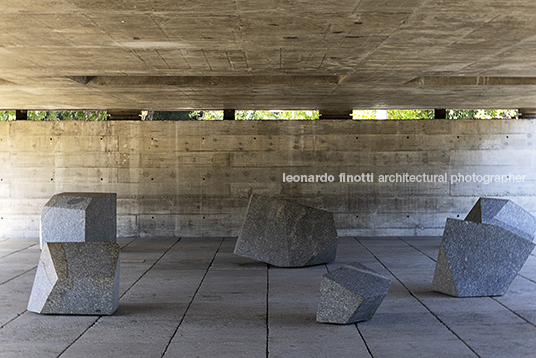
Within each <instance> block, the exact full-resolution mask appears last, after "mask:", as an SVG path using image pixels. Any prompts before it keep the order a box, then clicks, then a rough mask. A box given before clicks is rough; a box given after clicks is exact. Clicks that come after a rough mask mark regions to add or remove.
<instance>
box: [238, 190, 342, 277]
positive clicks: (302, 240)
mask: <svg viewBox="0 0 536 358" xmlns="http://www.w3.org/2000/svg"><path fill="white" fill-rule="evenodd" d="M336 252H337V230H336V229H335V223H334V220H333V214H332V213H330V212H328V211H325V210H320V209H315V208H311V207H307V206H304V205H300V204H297V203H293V202H287V201H283V200H277V199H274V198H270V197H267V196H260V195H252V196H251V198H250V201H249V205H248V210H247V213H246V217H245V219H244V222H243V224H242V228H241V230H240V234H239V236H238V240H237V242H236V246H235V249H234V253H235V254H237V255H240V256H245V257H248V258H251V259H254V260H258V261H263V262H266V263H269V264H271V265H274V266H279V267H303V266H311V265H319V264H324V263H328V262H332V261H334V260H335V256H336Z"/></svg>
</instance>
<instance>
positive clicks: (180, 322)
mask: <svg viewBox="0 0 536 358" xmlns="http://www.w3.org/2000/svg"><path fill="white" fill-rule="evenodd" d="M224 241H225V237H222V239H221V242H220V245H219V246H218V248H217V249H216V252H215V253H214V256H212V260H210V264H209V265H208V268H207V270H206V271H205V274H204V275H203V278H202V279H201V282H199V286H197V289H196V290H195V292H194V294H193V296H192V299H191V300H190V302H189V303H188V306H187V307H186V310H185V311H184V314H183V315H182V318H181V320H180V321H179V324H178V325H177V328H175V332H173V334H172V335H171V338H170V339H169V342H168V343H167V345H166V348H165V349H164V351H163V352H162V358H163V357H164V356H165V355H166V353H167V351H168V349H169V346H170V345H171V342H172V341H173V339H174V338H175V336H176V335H177V333H178V332H179V328H180V327H181V325H182V322H184V319H185V318H186V315H187V314H188V311H189V310H190V307H191V306H192V303H193V302H194V300H195V297H196V296H197V293H198V292H199V290H200V289H201V286H202V285H203V282H204V281H205V278H206V277H207V275H208V272H209V271H210V268H211V267H212V265H213V264H214V260H215V259H216V256H217V255H218V252H220V249H221V247H222V245H223V242H224Z"/></svg>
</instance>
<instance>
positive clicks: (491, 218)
mask: <svg viewBox="0 0 536 358" xmlns="http://www.w3.org/2000/svg"><path fill="white" fill-rule="evenodd" d="M465 220H468V221H473V222H475V223H482V224H491V225H497V226H499V227H502V228H503V229H506V230H508V231H511V232H512V233H514V234H516V235H518V236H521V237H522V238H525V239H527V240H529V241H534V236H535V235H536V218H535V217H534V216H532V215H531V214H530V213H529V212H528V211H526V210H525V209H523V208H522V207H520V206H519V205H516V204H515V203H513V202H512V201H510V200H505V199H493V198H480V199H478V201H477V202H476V204H475V205H474V206H473V208H472V209H471V211H470V212H469V214H467V217H466V218H465Z"/></svg>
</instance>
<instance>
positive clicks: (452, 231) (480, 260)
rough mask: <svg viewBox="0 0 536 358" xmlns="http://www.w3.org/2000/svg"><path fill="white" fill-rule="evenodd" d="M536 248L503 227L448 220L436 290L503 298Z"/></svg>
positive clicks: (456, 295) (450, 293)
mask: <svg viewBox="0 0 536 358" xmlns="http://www.w3.org/2000/svg"><path fill="white" fill-rule="evenodd" d="M534 247H535V244H533V243H532V242H531V241H528V240H527V239H526V238H524V237H521V236H519V235H517V234H515V233H513V232H511V231H509V230H507V229H504V228H502V227H500V226H496V225H491V224H481V223H477V222H472V221H467V220H457V219H447V223H446V225H445V231H444V233H443V239H442V241H441V246H440V249H439V255H438V258H437V264H436V268H435V272H434V279H433V282H432V289H433V290H434V291H437V292H442V293H445V294H448V295H451V296H455V297H478V296H497V295H502V294H504V293H505V292H506V291H507V290H508V287H509V286H510V284H511V283H512V281H513V279H514V278H515V276H516V275H517V273H518V272H519V270H520V269H521V267H523V265H524V264H525V262H526V260H527V259H528V257H529V255H530V254H531V252H532V250H533V249H534Z"/></svg>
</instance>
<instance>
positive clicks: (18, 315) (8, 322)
mask: <svg viewBox="0 0 536 358" xmlns="http://www.w3.org/2000/svg"><path fill="white" fill-rule="evenodd" d="M26 312H28V310H24V311H22V312H21V313H17V316H16V317H13V318H12V319H10V320H9V321H7V322H6V323H4V324H3V325H2V326H0V329H2V328H4V327H5V326H7V325H8V324H10V323H11V322H13V321H14V320H16V319H17V318H19V317H20V316H22V315H23V314H25V313H26Z"/></svg>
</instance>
